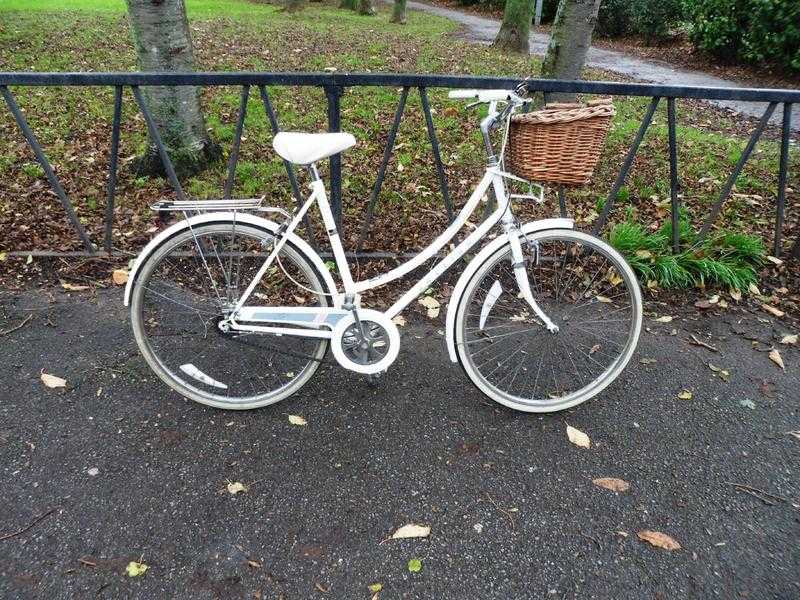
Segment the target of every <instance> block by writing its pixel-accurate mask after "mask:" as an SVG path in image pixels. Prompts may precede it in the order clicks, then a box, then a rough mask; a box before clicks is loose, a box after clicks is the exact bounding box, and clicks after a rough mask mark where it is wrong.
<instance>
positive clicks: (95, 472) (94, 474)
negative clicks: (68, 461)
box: [86, 467, 100, 477]
mask: <svg viewBox="0 0 800 600" xmlns="http://www.w3.org/2000/svg"><path fill="white" fill-rule="evenodd" d="M86 474H87V475H89V476H90V477H97V476H98V475H100V469H98V468H97V467H92V468H90V469H86Z"/></svg>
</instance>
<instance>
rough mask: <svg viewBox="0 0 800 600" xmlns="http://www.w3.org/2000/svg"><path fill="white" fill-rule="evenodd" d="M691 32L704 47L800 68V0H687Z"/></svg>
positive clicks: (720, 53) (722, 53)
mask: <svg viewBox="0 0 800 600" xmlns="http://www.w3.org/2000/svg"><path fill="white" fill-rule="evenodd" d="M685 2H686V9H687V15H688V17H689V20H690V21H689V26H690V29H689V35H690V37H691V39H692V41H693V42H694V43H695V44H696V45H697V46H698V47H699V48H702V49H703V50H706V51H708V52H711V53H712V54H715V55H717V56H720V57H722V58H728V59H730V58H739V59H741V60H745V61H747V62H751V63H763V62H765V61H768V62H775V63H778V64H780V65H782V66H784V67H787V68H789V69H792V70H794V71H800V0H685Z"/></svg>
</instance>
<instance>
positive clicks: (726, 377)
mask: <svg viewBox="0 0 800 600" xmlns="http://www.w3.org/2000/svg"><path fill="white" fill-rule="evenodd" d="M708 368H709V369H711V370H712V371H714V373H716V374H717V375H719V378H720V379H722V381H724V382H725V383H728V382H729V381H730V380H731V372H730V371H728V370H726V369H721V368H720V367H718V366H716V365H714V364H712V363H708Z"/></svg>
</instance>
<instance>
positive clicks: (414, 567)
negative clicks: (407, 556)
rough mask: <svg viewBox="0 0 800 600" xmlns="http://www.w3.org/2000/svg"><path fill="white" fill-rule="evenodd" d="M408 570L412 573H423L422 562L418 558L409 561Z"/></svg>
mask: <svg viewBox="0 0 800 600" xmlns="http://www.w3.org/2000/svg"><path fill="white" fill-rule="evenodd" d="M408 570H409V571H411V572H412V573H419V572H420V571H422V561H421V560H420V559H418V558H412V559H411V560H410V561H408Z"/></svg>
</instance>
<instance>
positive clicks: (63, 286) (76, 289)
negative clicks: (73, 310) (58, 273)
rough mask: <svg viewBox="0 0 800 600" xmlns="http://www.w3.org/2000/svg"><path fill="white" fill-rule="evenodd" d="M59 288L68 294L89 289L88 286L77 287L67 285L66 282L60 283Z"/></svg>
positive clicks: (76, 285) (75, 285) (71, 284)
mask: <svg viewBox="0 0 800 600" xmlns="http://www.w3.org/2000/svg"><path fill="white" fill-rule="evenodd" d="M61 287H62V288H64V289H65V290H67V291H68V292H83V291H85V290H88V289H89V286H88V285H78V284H76V283H67V282H66V281H62V282H61Z"/></svg>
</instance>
